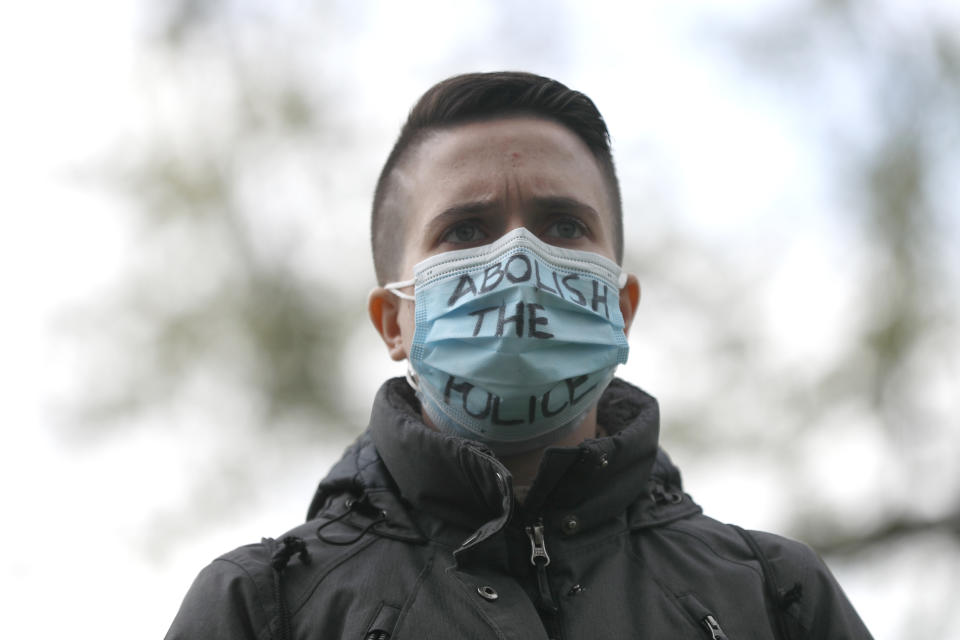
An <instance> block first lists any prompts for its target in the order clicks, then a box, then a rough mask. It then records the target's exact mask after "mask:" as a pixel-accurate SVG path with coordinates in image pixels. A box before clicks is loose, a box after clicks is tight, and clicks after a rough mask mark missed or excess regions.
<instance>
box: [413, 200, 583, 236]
mask: <svg viewBox="0 0 960 640" xmlns="http://www.w3.org/2000/svg"><path fill="white" fill-rule="evenodd" d="M530 201H531V204H532V208H533V210H534V211H535V212H537V213H540V214H542V213H547V212H559V213H578V214H586V215H589V216H591V217H593V218H597V219H599V218H600V214H599V213H597V211H596V209H594V208H593V207H591V206H590V205H588V204H586V203H584V202H581V201H580V200H577V199H576V198H570V197H567V196H544V197H535V198H531V200H530ZM500 206H501V201H500V200H474V201H470V202H461V203H458V204H455V205H453V206H450V207H447V208H446V209H444V210H443V211H441V212H440V213H439V214H437V215H436V216H434V217H433V219H431V220H430V222H429V227H430V228H435V227H437V226H446V225H448V224H450V223H451V222H453V221H456V220H460V219H463V218H468V217H472V216H477V215H483V214H485V213H488V212H490V211H494V210H496V209H498V208H500Z"/></svg>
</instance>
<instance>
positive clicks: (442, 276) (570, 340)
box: [386, 228, 628, 455]
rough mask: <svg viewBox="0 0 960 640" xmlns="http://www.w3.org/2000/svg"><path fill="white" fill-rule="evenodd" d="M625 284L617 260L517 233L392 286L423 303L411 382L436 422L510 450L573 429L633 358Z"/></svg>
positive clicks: (428, 263) (419, 269)
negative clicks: (624, 310) (622, 298)
mask: <svg viewBox="0 0 960 640" xmlns="http://www.w3.org/2000/svg"><path fill="white" fill-rule="evenodd" d="M625 282H626V274H625V273H622V272H621V269H620V267H619V266H618V265H617V264H616V263H614V262H612V261H611V260H608V259H607V258H604V257H603V256H600V255H598V254H595V253H591V252H587V251H575V250H571V249H564V248H560V247H555V246H552V245H549V244H546V243H544V242H541V241H540V240H539V239H538V238H537V237H536V236H535V235H533V234H532V233H530V232H529V231H527V230H526V229H524V228H520V229H517V230H515V231H512V232H510V233H508V234H506V235H505V236H503V237H502V238H500V239H499V240H497V241H496V242H494V243H492V244H488V245H484V246H482V247H474V248H470V249H462V250H458V251H450V252H447V253H442V254H439V255H436V256H432V257H430V258H427V259H426V260H424V261H422V262H420V263H418V264H417V265H416V266H415V267H414V278H413V279H412V280H408V281H405V282H395V283H391V284H388V285H386V288H387V289H389V290H391V291H393V292H394V293H395V294H396V295H397V296H399V297H401V298H404V299H410V300H414V301H415V314H416V328H415V331H414V337H413V346H412V348H411V351H410V354H409V367H410V368H411V369H412V373H411V375H410V377H411V378H412V380H411V383H412V384H413V385H414V387H415V388H416V389H417V394H418V397H419V398H420V402H421V404H422V405H423V408H424V411H425V412H426V414H427V415H428V416H429V418H430V419H431V421H432V422H433V423H434V424H435V425H436V426H437V427H438V428H440V429H442V430H445V431H448V432H452V433H456V434H458V435H461V436H463V437H466V438H471V439H474V440H479V441H481V442H484V443H486V444H487V445H488V446H490V448H491V449H493V450H494V451H495V452H496V453H498V454H507V455H509V454H512V453H519V452H522V451H527V450H531V449H534V448H537V447H541V446H545V445H547V444H549V443H551V442H553V441H555V440H557V439H559V438H560V437H562V436H563V435H564V434H566V433H568V432H569V431H570V430H572V429H574V428H576V427H577V426H578V425H579V424H580V422H581V421H582V419H583V416H584V414H586V412H587V411H589V410H590V409H591V408H592V407H593V406H594V404H596V402H597V400H598V399H599V397H600V394H601V393H602V392H603V390H604V389H605V388H606V387H607V385H608V384H609V382H610V380H611V379H612V378H613V372H614V369H616V367H617V365H618V364H622V363H624V362H626V361H627V352H628V347H627V339H626V336H625V335H624V333H623V316H622V315H621V313H620V303H619V294H620V288H622V286H623V285H624V284H625ZM410 285H413V286H414V292H415V295H413V296H411V295H409V294H406V293H403V292H402V291H400V289H403V288H405V287H409V286H410Z"/></svg>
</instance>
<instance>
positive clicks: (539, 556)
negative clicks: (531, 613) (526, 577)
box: [526, 518, 562, 640]
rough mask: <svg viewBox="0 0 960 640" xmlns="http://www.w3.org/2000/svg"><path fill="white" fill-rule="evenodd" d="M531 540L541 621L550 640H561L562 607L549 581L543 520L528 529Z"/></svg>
mask: <svg viewBox="0 0 960 640" xmlns="http://www.w3.org/2000/svg"><path fill="white" fill-rule="evenodd" d="M526 532H527V537H528V538H530V564H532V565H533V566H534V568H535V569H536V572H537V609H538V610H539V611H540V620H541V621H542V622H543V626H544V629H545V630H546V632H547V636H548V637H549V638H550V640H560V638H561V635H562V634H561V632H560V620H559V619H558V618H557V614H558V613H560V605H558V604H557V601H556V600H555V599H554V598H553V592H551V591H550V582H549V580H547V565H548V564H550V554H549V553H547V545H546V543H545V542H544V539H543V518H537V520H536V522H534V523H533V525H532V526H529V527H527V528H526Z"/></svg>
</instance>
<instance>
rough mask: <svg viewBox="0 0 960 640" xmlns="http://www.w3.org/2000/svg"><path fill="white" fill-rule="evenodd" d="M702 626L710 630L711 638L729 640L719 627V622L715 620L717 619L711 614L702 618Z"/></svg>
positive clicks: (713, 639) (712, 639)
mask: <svg viewBox="0 0 960 640" xmlns="http://www.w3.org/2000/svg"><path fill="white" fill-rule="evenodd" d="M703 626H705V627H706V628H707V631H709V632H710V638H711V640H729V639H728V638H727V634H725V633H724V632H723V629H721V628H720V623H719V622H717V619H716V618H714V617H713V616H712V615H710V614H707V616H706V617H705V618H704V619H703Z"/></svg>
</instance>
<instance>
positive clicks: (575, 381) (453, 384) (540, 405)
mask: <svg viewBox="0 0 960 640" xmlns="http://www.w3.org/2000/svg"><path fill="white" fill-rule="evenodd" d="M588 378H589V376H586V375H583V376H576V377H573V378H567V379H565V380H563V382H562V383H561V384H562V386H561V385H560V384H558V385H557V386H556V387H554V388H553V389H551V390H550V391H547V392H546V393H545V394H543V395H542V396H535V395H532V396H530V397H529V399H528V401H527V406H526V407H522V408H520V407H515V410H514V411H511V413H510V414H508V415H501V407H500V404H501V402H502V400H501V399H500V396H498V395H497V394H495V393H490V392H489V391H484V390H483V389H480V388H478V387H476V386H474V385H473V384H471V383H469V382H467V381H465V380H461V381H457V379H456V377H454V376H449V378H448V379H447V384H446V385H445V386H444V388H443V401H444V402H446V403H447V404H448V405H450V406H456V405H457V404H459V405H461V406H462V408H463V410H464V411H465V412H466V413H467V415H469V416H471V417H473V418H476V419H477V420H488V419H489V420H490V422H491V423H492V424H495V425H499V426H504V425H517V424H533V423H534V422H536V421H537V420H538V419H539V418H541V417H543V418H550V417H551V416H555V415H557V414H558V413H560V412H561V411H563V410H564V409H566V408H567V407H575V406H577V404H578V403H579V402H580V401H581V400H583V399H584V398H585V397H586V396H587V395H589V393H590V392H591V391H592V390H593V389H594V388H596V386H597V385H596V383H594V384H593V385H591V386H589V387H587V388H586V389H581V388H580V387H582V386H583V385H584V384H586V383H587V380H588ZM554 391H556V392H557V393H556V394H555V395H553V396H551V394H552V393H553V392H554ZM454 394H456V396H455V395H454ZM516 409H519V410H518V411H517V410H516Z"/></svg>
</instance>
